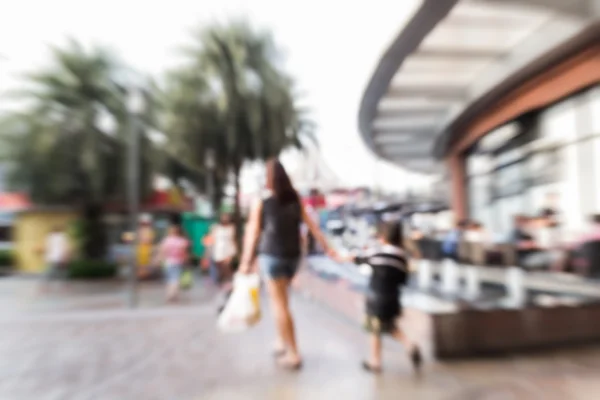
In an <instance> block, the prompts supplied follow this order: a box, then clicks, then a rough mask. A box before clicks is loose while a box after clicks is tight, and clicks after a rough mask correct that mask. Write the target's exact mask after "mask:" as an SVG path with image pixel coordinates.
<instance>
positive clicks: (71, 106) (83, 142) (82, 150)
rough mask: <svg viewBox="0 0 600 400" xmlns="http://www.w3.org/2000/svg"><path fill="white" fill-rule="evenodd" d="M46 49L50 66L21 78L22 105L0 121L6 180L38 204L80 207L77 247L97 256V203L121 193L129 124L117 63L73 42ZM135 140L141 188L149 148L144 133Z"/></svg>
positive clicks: (101, 241) (147, 177) (147, 175)
mask: <svg viewBox="0 0 600 400" xmlns="http://www.w3.org/2000/svg"><path fill="white" fill-rule="evenodd" d="M52 55H53V58H52V61H53V64H52V65H51V66H49V67H47V68H44V69H42V70H40V71H38V72H35V73H33V74H30V75H28V76H27V79H26V81H25V84H26V85H27V87H28V90H27V91H26V92H24V93H23V94H24V95H25V98H26V99H27V101H28V107H27V109H26V110H25V111H24V112H22V113H19V114H14V115H11V116H9V117H8V118H7V120H6V121H5V122H4V124H5V130H4V139H5V140H4V142H5V144H6V145H7V146H8V148H10V151H9V152H7V153H6V155H5V156H7V157H8V161H9V164H10V165H12V168H10V171H9V176H8V178H9V183H10V184H12V185H13V186H17V187H21V188H23V189H25V190H27V191H28V192H29V193H30V195H31V197H32V199H33V200H34V201H35V202H38V203H42V204H50V205H51V204H75V205H77V206H79V207H80V208H81V210H82V215H83V217H84V222H85V225H86V226H87V229H85V231H86V235H85V240H84V243H83V248H82V252H83V253H84V254H85V256H87V257H90V258H100V257H102V256H104V254H105V250H106V238H105V234H104V232H105V230H104V228H103V224H102V218H101V217H102V214H103V206H104V205H105V204H106V203H108V202H121V203H122V202H123V200H124V192H125V191H124V189H125V181H124V179H123V177H124V176H125V174H124V171H125V160H126V157H127V154H126V148H125V142H124V139H125V137H124V136H125V135H126V134H127V133H128V125H127V110H126V106H125V93H124V92H123V90H122V89H121V87H120V86H119V84H118V80H117V74H118V72H119V68H120V66H119V65H118V64H117V63H116V62H115V60H114V58H113V57H111V55H110V54H108V53H107V52H106V51H104V50H102V49H98V48H93V49H90V50H88V49H85V48H84V47H83V46H82V45H81V44H79V43H77V42H75V41H72V42H71V43H70V45H69V46H67V47H65V48H53V49H52ZM149 116H151V114H149ZM144 122H149V121H144ZM110 125H112V127H110ZM138 129H144V128H143V124H142V125H140V126H138ZM141 145H142V146H143V147H144V148H145V149H146V150H148V151H142V152H141V154H144V155H145V157H144V159H143V160H142V161H141V166H142V168H141V169H142V171H143V172H142V174H141V180H140V181H141V182H140V190H141V191H142V192H146V191H148V190H149V188H150V181H151V172H150V168H151V167H150V165H151V162H152V158H153V152H152V151H150V150H151V149H150V144H149V140H148V139H147V138H146V137H145V135H142V144H141Z"/></svg>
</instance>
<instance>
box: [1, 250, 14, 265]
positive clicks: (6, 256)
mask: <svg viewBox="0 0 600 400" xmlns="http://www.w3.org/2000/svg"><path fill="white" fill-rule="evenodd" d="M14 263H15V255H14V253H13V251H12V250H0V268H2V267H12V266H14Z"/></svg>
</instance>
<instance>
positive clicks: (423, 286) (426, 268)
mask: <svg viewBox="0 0 600 400" xmlns="http://www.w3.org/2000/svg"><path fill="white" fill-rule="evenodd" d="M431 267H432V265H431V260H419V261H418V267H417V285H418V287H419V289H420V290H429V289H431V284H432V282H433V270H432V268H431Z"/></svg>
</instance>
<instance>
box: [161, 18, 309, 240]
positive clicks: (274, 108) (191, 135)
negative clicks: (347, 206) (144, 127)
mask: <svg viewBox="0 0 600 400" xmlns="http://www.w3.org/2000/svg"><path fill="white" fill-rule="evenodd" d="M186 54H187V56H188V64H187V65H186V66H185V67H184V68H182V69H180V70H178V71H176V72H175V73H174V74H173V75H172V76H171V79H172V82H174V83H172V84H173V86H172V91H171V93H174V94H175V95H173V96H172V97H171V98H169V99H168V101H167V102H168V103H170V104H171V106H170V107H169V108H170V113H169V114H170V119H169V121H170V122H169V123H168V125H167V129H166V130H167V131H168V132H170V135H172V136H171V137H172V138H173V142H174V143H178V146H179V147H181V148H185V149H187V150H184V149H180V151H182V152H183V153H185V152H187V153H188V154H189V159H190V160H191V162H192V163H198V164H197V165H198V166H199V167H202V166H203V165H204V155H205V153H206V152H205V150H206V149H207V148H211V149H213V150H214V154H215V155H216V162H217V165H218V166H219V168H218V170H217V174H218V175H219V177H220V178H221V179H222V182H223V183H224V182H226V178H227V175H226V174H227V173H231V174H232V175H233V181H234V185H235V193H236V196H235V208H234V210H235V211H234V213H235V215H234V217H235V220H236V221H238V223H239V221H240V219H241V218H240V207H239V193H240V172H241V169H242V166H243V164H244V162H245V161H251V160H264V159H267V158H269V157H273V156H277V155H279V154H280V153H281V151H283V150H284V149H286V148H288V147H290V146H296V147H299V148H300V147H302V141H301V138H302V137H303V136H307V137H311V135H312V124H311V123H310V122H309V121H308V119H307V117H306V114H305V112H303V111H302V110H300V109H299V108H298V106H297V104H296V101H295V97H294V92H293V84H292V80H291V79H290V78H289V77H288V76H287V75H286V74H285V73H284V72H283V71H282V70H281V68H280V67H279V65H278V63H279V55H278V52H277V49H276V47H275V45H274V43H273V40H272V38H271V36H270V35H269V34H268V33H265V32H260V31H256V30H254V29H252V28H251V27H250V26H249V25H247V24H246V23H232V24H229V25H226V26H219V25H215V26H210V27H208V28H206V29H202V30H200V31H199V32H198V33H197V34H196V35H195V45H194V46H193V47H191V48H188V49H187V51H186ZM175 146H177V145H175ZM183 153H182V154H183ZM238 231H239V230H238Z"/></svg>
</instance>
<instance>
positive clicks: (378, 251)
mask: <svg viewBox="0 0 600 400" xmlns="http://www.w3.org/2000/svg"><path fill="white" fill-rule="evenodd" d="M377 236H378V243H377V245H376V246H374V248H372V249H370V250H369V251H367V252H366V253H365V254H364V255H360V256H351V257H348V258H347V259H346V260H345V261H352V262H354V263H356V264H359V265H360V264H368V265H369V266H371V268H372V274H371V278H370V281H369V289H368V292H367V296H366V317H365V323H364V324H365V329H366V330H367V331H368V332H369V334H370V337H369V342H370V346H369V347H370V355H369V358H368V359H367V360H365V361H363V362H362V367H363V369H365V370H366V371H368V372H372V373H379V372H381V370H382V365H381V348H382V341H381V336H382V335H384V334H388V335H391V336H392V337H393V338H394V339H396V340H398V341H399V342H400V343H402V344H403V345H404V347H405V348H406V350H407V351H408V352H409V356H410V360H411V363H412V365H413V368H414V370H415V372H417V373H418V372H419V370H420V367H421V363H422V357H421V352H420V350H419V348H418V346H417V345H416V344H415V343H413V342H412V341H411V340H410V339H409V338H408V337H407V336H406V335H405V333H404V332H403V331H402V330H401V329H400V328H399V327H398V325H397V323H396V320H397V319H398V318H399V317H400V316H401V315H402V304H401V301H400V288H401V286H403V285H404V284H406V281H407V278H408V262H407V258H406V253H405V251H404V249H403V248H402V225H401V224H400V223H399V222H386V223H382V224H380V225H379V227H378V234H377Z"/></svg>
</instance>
